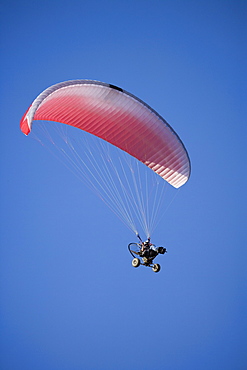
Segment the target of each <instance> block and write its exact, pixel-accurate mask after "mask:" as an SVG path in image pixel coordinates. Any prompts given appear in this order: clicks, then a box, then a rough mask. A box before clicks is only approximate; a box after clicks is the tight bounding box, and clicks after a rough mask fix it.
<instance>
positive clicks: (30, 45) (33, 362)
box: [0, 0, 247, 370]
mask: <svg viewBox="0 0 247 370" xmlns="http://www.w3.org/2000/svg"><path fill="white" fill-rule="evenodd" d="M246 7H247V6H246V2H245V1H219V0H216V1H215V0H214V1H166V0H164V1H155V0H152V1H145V0H143V1H134V0H133V1H128V0H125V1H117V0H116V1H104V0H102V1H94V0H91V1H83V0H82V1H76V0H75V1H73V0H72V1H63V0H61V1H56V0H54V1H52V0H51V1H43V2H40V1H28V0H27V1H22V2H20V1H11V0H9V1H1V49H2V53H1V54H2V55H1V61H0V63H1V65H0V66H1V121H2V124H1V136H0V140H1V162H0V164H1V178H2V181H1V224H0V225H1V233H0V235H1V251H0V253H1V258H0V264H1V266H0V267H1V303H0V312H1V319H0V320H1V321H0V325H1V339H0V350H1V356H0V364H1V368H2V369H11V370H23V369H25V370H29V369H37V370H39V369H42V370H43V369H49V370H56V369H58V370H72V369H73V370H74V369H75V370H77V369H97V370H98V369H100V370H102V369H103V370H104V369H108V370H109V369H146V370H148V369H155V370H159V369H168V370H187V369H190V370H193V369H200V370H204V369H205V370H206V369H212V370H216V369H224V370H228V369H229V370H232V369H239V370H240V369H245V368H246V367H247V357H246V345H247V340H246V331H247V325H246V324H247V323H246V302H247V297H246V257H247V254H246V242H247V240H246V209H245V206H246V191H245V183H246V173H245V168H246V144H245V139H246V125H245V122H246V102H245V100H244V97H245V94H244V92H245V90H244V87H245V85H246V66H245V61H246V56H247V55H246ZM84 78H86V79H96V80H100V81H103V82H107V83H111V84H115V85H118V86H120V87H122V88H123V89H125V90H127V91H129V92H131V93H133V94H135V95H136V96H138V97H139V98H140V99H142V100H144V101H145V102H147V103H148V104H149V105H150V106H151V107H153V108H154V109H155V110H156V111H157V112H158V113H159V114H161V115H162V116H163V117H164V118H165V119H166V120H167V121H168V122H169V123H170V124H171V125H172V127H173V128H174V129H175V131H176V132H177V133H178V134H179V136H180V137H181V139H182V140H183V142H184V144H185V146H186V148H187V150H188V152H189V155H190V158H191V162H192V175H191V178H190V180H189V182H188V183H187V184H186V185H185V186H183V187H182V188H181V190H180V191H179V194H178V196H177V197H176V199H175V201H174V202H173V203H172V205H171V206H170V208H169V210H168V211H167V212H166V213H165V214H164V215H163V216H162V219H161V221H160V224H159V225H158V227H157V229H156V230H155V233H154V235H153V241H154V242H155V243H157V244H163V245H164V246H165V247H167V249H168V254H167V255H165V256H160V260H159V261H160V263H161V265H162V270H161V271H160V272H159V273H158V274H154V273H153V272H152V271H151V270H150V269H147V268H144V267H143V268H142V267H140V268H138V269H134V268H132V266H131V256H130V255H129V254H128V252H127V244H128V243H129V242H130V241H135V236H134V234H133V233H131V232H130V231H129V230H128V229H127V228H126V227H125V226H124V225H123V224H122V223H121V222H120V221H119V220H118V218H116V216H115V215H114V214H113V213H112V212H111V211H110V210H109V209H108V208H107V207H106V206H105V204H104V203H103V202H101V200H100V199H99V198H97V197H96V196H95V195H94V194H93V193H92V192H90V190H89V189H88V188H87V187H86V186H84V185H83V184H82V183H81V182H80V181H78V179H77V178H76V177H75V176H73V175H72V174H71V173H70V172H69V171H68V170H67V169H66V168H65V167H64V166H63V165H62V164H60V163H59V162H58V161H56V160H55V159H54V158H53V157H52V156H51V155H50V154H49V152H48V151H46V150H44V149H43V148H42V147H41V146H40V145H38V143H37V142H35V141H34V140H31V139H30V138H27V137H25V136H24V135H23V134H22V133H21V132H20V130H19V121H20V119H21V117H22V115H23V114H24V112H25V111H26V109H27V108H28V106H29V105H30V103H31V102H32V100H33V99H34V98H35V97H36V96H37V95H38V94H39V93H40V92H41V91H42V90H44V89H45V88H47V87H49V86H50V85H52V84H54V83H57V82H61V81H64V80H68V79H84Z"/></svg>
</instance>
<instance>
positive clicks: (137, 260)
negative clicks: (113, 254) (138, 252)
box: [132, 258, 141, 267]
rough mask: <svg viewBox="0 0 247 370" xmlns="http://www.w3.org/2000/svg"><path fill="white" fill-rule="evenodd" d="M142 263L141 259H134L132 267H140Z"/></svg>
mask: <svg viewBox="0 0 247 370" xmlns="http://www.w3.org/2000/svg"><path fill="white" fill-rule="evenodd" d="M140 263H141V261H140V260H139V258H134V259H133V260H132V266H133V267H138V266H140Z"/></svg>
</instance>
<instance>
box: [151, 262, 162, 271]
mask: <svg viewBox="0 0 247 370" xmlns="http://www.w3.org/2000/svg"><path fill="white" fill-rule="evenodd" d="M152 270H153V271H154V272H159V271H160V265H159V264H158V263H155V264H154V265H153V267H152Z"/></svg>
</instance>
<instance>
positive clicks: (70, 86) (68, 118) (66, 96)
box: [20, 80, 190, 266]
mask: <svg viewBox="0 0 247 370" xmlns="http://www.w3.org/2000/svg"><path fill="white" fill-rule="evenodd" d="M35 121H53V122H59V123H62V124H64V125H66V126H67V127H68V126H73V127H74V128H75V129H79V130H81V131H83V132H86V133H89V134H92V135H94V136H95V137H98V138H99V139H100V140H101V141H102V140H103V141H104V142H108V143H110V144H111V145H113V146H114V147H115V148H118V149H119V150H120V152H125V153H128V155H129V156H130V157H131V158H135V159H136V160H137V162H138V163H140V162H142V163H143V164H144V165H145V166H146V167H148V168H149V169H148V171H149V172H152V173H155V174H156V175H155V176H157V175H158V177H160V178H161V180H162V181H163V180H165V181H166V182H167V183H169V184H170V185H172V187H174V188H180V187H181V186H182V185H184V184H185V183H186V182H187V181H188V179H189V176H190V160H189V156H188V153H187V151H186V149H185V147H184V144H183V143H182V141H181V140H180V138H179V136H178V135H177V134H176V133H175V131H174V130H173V129H172V128H171V126H170V125H169V124H168V123H167V122H166V121H165V120H164V119H163V118H162V117H161V116H160V115H159V114H158V113H157V112H155V111H154V110H153V109H152V108H151V107H150V106H149V105H147V104H146V103H144V102H143V101H142V100H140V99H139V98H137V97H136V96H134V95H132V94H130V93H129V92H127V91H125V90H123V89H121V88H119V87H117V86H114V85H111V84H107V83H103V82H99V81H92V80H71V81H65V82H61V83H58V84H55V85H53V86H51V87H49V88H47V89H46V90H44V91H43V92H42V93H41V94H40V95H39V96H38V97H37V98H36V99H35V100H34V101H33V103H32V104H31V106H30V107H29V108H28V110H27V112H26V113H25V114H24V116H23V117H22V119H21V122H20V128H21V131H22V132H23V133H24V134H25V135H29V134H30V132H31V131H32V127H33V125H34V123H35ZM50 124H51V122H50V123H49V125H50ZM38 125H39V124H38ZM49 125H48V124H47V125H46V127H47V128H48V126H49ZM64 125H62V126H64ZM77 133H78V131H77ZM66 135H67V134H66ZM64 142H65V144H66V145H67V146H68V147H69V151H70V152H71V153H72V154H73V155H74V156H75V159H73V160H71V163H72V164H73V167H74V168H75V169H76V170H78V169H79V171H82V170H81V168H82V167H83V166H84V167H85V158H84V157H83V156H80V155H79V154H78V152H77V151H76V150H75V148H74V144H73V143H72V140H70V139H68V137H67V136H66V138H65V139H64ZM57 147H58V148H59V149H60V151H61V152H62V153H63V155H64V152H65V150H64V148H62V149H61V148H60V146H59V145H57ZM103 151H104V154H103V155H102V156H99V155H97V156H96V157H97V158H95V157H93V158H92V159H90V163H89V164H88V165H86V167H88V169H89V172H90V173H91V172H92V168H91V166H93V167H94V175H93V176H94V179H96V178H97V177H98V180H97V179H96V182H97V183H98V184H99V186H98V185H95V184H93V185H92V186H93V188H96V187H97V186H98V187H100V189H99V193H100V194H101V195H100V196H101V198H102V199H104V200H105V202H106V203H107V204H108V205H109V206H110V208H111V209H113V210H114V212H115V213H116V214H117V215H118V216H119V217H120V218H121V219H124V222H125V223H126V224H127V226H128V227H130V228H131V229H132V230H133V231H134V233H135V234H136V235H139V233H138V230H137V227H136V225H135V221H134V217H135V216H136V214H137V213H138V212H139V215H138V218H139V220H140V219H142V220H143V221H141V222H142V225H143V228H144V229H145V230H144V231H145V233H146V235H147V238H150V227H149V221H148V215H147V214H148V213H149V210H150V207H151V206H150V204H151V201H150V200H148V204H147V205H145V204H144V203H145V202H144V201H143V198H144V196H143V193H144V192H147V195H148V197H149V195H150V192H149V191H148V190H146V189H145V190H141V194H140V195H137V196H136V195H135V194H136V193H137V192H138V185H137V181H136V180H134V185H133V186H131V185H126V184H125V181H128V176H127V175H126V172H125V170H123V174H120V173H119V172H117V171H118V169H117V168H116V166H114V167H113V166H112V160H111V159H109V158H108V157H107V158H106V159H105V163H106V165H107V166H109V168H110V167H111V166H112V168H113V170H111V169H109V168H107V170H106V172H105V173H106V174H107V176H108V175H109V176H110V181H106V183H107V184H106V186H105V188H107V189H106V190H105V189H103V187H104V176H103V175H102V173H101V171H102V165H101V164H99V163H98V160H100V159H99V158H100V157H103V156H104V155H108V149H107V150H103ZM68 158H69V155H67V154H66V160H67V159H68ZM126 162H127V161H126ZM145 166H144V167H145ZM122 167H123V166H122V164H121V170H122ZM128 167H129V169H130V171H131V176H132V175H133V173H134V172H138V176H139V169H138V170H137V171H135V170H134V169H133V168H132V167H131V166H130V165H129V164H128ZM111 171H112V172H111ZM110 172H111V173H110ZM113 176H116V178H117V182H118V184H117V185H115V184H114V185H112V187H111V188H110V189H109V188H108V187H109V186H111V182H112V181H113V180H112V179H113ZM90 181H91V180H90ZM140 182H141V181H140ZM133 188H134V190H133ZM97 191H98V190H97ZM113 192H114V195H112V193H113ZM106 193H107V195H105V194H106ZM107 197H109V198H111V197H112V199H111V202H112V203H110V201H109V200H108V198H107ZM131 197H132V198H131ZM120 198H121V199H120ZM155 198H156V199H158V200H159V196H158V195H157V194H155ZM124 202H127V203H128V204H127V205H126V206H125V204H124ZM153 215H154V216H155V215H156V212H153ZM149 240H150V239H149ZM140 245H141V246H142V242H140ZM150 248H151V249H150V251H151V250H153V251H155V249H154V247H152V245H151V244H150ZM156 252H157V251H156ZM131 253H134V252H133V251H132V252H131ZM138 253H140V254H139V256H141V257H142V258H148V260H147V261H146V260H145V261H146V262H145V261H144V260H143V262H142V263H143V264H144V265H146V266H153V259H154V258H155V257H156V256H154V257H153V258H151V255H150V257H146V256H144V254H143V252H142V251H141V250H139V252H138ZM153 253H154V252H153ZM159 253H161V252H158V254H159ZM156 255H157V254H156Z"/></svg>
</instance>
